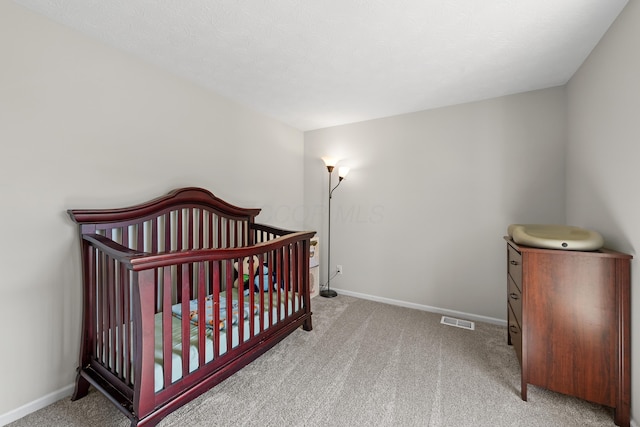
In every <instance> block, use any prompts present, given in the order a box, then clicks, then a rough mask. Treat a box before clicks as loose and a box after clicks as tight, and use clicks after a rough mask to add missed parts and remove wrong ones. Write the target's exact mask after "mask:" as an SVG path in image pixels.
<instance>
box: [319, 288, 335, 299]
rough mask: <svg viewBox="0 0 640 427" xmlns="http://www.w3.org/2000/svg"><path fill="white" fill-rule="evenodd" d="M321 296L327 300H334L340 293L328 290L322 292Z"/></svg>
mask: <svg viewBox="0 0 640 427" xmlns="http://www.w3.org/2000/svg"><path fill="white" fill-rule="evenodd" d="M320 296H321V297H325V298H333V297H337V296H338V293H337V292H336V291H332V290H331V289H327V290H324V291H320Z"/></svg>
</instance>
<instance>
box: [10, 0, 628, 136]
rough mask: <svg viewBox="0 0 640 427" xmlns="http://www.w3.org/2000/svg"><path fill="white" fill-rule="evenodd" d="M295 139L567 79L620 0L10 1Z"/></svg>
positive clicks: (621, 5)
mask: <svg viewBox="0 0 640 427" xmlns="http://www.w3.org/2000/svg"><path fill="white" fill-rule="evenodd" d="M14 1H15V2H16V3H18V4H21V5H24V6H26V7H28V8H30V9H33V10H35V11H37V12H40V13H42V14H44V15H46V16H48V17H50V18H51V19H53V20H56V21H59V22H61V23H63V24H66V25H68V26H70V27H73V28H75V29H78V30H80V31H81V32H84V33H86V34H89V35H91V36H93V37H96V38H98V39H100V40H102V41H103V42H105V43H107V44H109V45H112V46H115V47H117V48H120V49H124V50H126V51H129V52H132V53H133V54H135V55H137V56H140V57H142V58H144V59H145V60H147V61H150V62H153V63H155V64H157V65H159V66H161V67H163V68H166V69H168V70H170V71H172V72H173V73H176V74H178V75H180V76H183V77H186V78H188V79H191V80H193V81H196V82H198V83H199V84H201V85H203V86H205V87H207V88H209V89H211V90H213V91H215V92H217V93H219V94H221V95H223V96H225V97H227V98H229V99H232V100H234V101H236V102H238V103H240V104H243V105H246V106H248V107H250V108H252V109H255V110H257V111H260V112H262V113H265V114H267V115H269V116H272V117H274V118H277V119H279V120H281V121H283V122H285V123H287V124H289V125H291V126H294V127H296V128H298V129H300V130H311V129H318V128H323V127H328V126H334V125H339V124H345V123H351V122H357V121H362V120H368V119H372V118H379V117H386V116H392V115H397V114H403V113H408V112H413V111H420V110H425V109H430V108H436V107H442V106H446V105H453V104H459V103H464V102H470V101H476V100H481V99H487V98H493V97H497V96H502V95H507V94H513V93H519V92H525V91H530V90H535V89H542V88H546V87H553V86H558V85H562V84H564V83H566V82H567V81H568V80H569V78H570V77H571V76H572V75H573V73H574V72H575V71H576V70H577V69H578V68H579V66H580V65H581V64H582V62H583V61H584V60H585V58H586V57H587V56H588V54H589V53H590V52H591V50H592V49H593V48H594V46H595V45H596V44H597V43H598V41H599V40H600V38H601V37H602V36H603V34H604V33H605V32H606V30H607V29H608V28H609V26H610V25H611V23H612V22H613V21H614V19H615V18H616V17H617V16H618V14H619V13H620V12H621V10H622V9H623V8H624V6H625V5H626V3H627V0H401V1H392V0H272V1H269V0H188V1H187V0H14Z"/></svg>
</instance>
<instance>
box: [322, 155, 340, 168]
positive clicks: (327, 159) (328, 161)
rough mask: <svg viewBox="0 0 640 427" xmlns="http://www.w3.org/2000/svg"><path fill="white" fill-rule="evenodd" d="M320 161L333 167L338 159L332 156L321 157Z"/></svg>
mask: <svg viewBox="0 0 640 427" xmlns="http://www.w3.org/2000/svg"><path fill="white" fill-rule="evenodd" d="M322 161H323V162H324V165H325V166H326V167H335V166H336V164H337V163H338V159H334V158H333V157H323V158H322Z"/></svg>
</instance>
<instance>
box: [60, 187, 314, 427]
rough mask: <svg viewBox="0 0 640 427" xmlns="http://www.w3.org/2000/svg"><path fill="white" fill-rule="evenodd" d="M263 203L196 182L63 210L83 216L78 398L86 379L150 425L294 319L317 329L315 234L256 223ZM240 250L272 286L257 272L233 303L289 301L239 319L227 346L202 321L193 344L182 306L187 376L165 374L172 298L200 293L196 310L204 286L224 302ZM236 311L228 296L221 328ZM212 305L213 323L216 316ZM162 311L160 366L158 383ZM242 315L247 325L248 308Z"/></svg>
mask: <svg viewBox="0 0 640 427" xmlns="http://www.w3.org/2000/svg"><path fill="white" fill-rule="evenodd" d="M259 212H260V209H244V208H239V207H237V206H233V205H231V204H229V203H227V202H225V201H223V200H221V199H218V198H217V197H215V196H214V195H213V194H212V193H210V192H209V191H207V190H204V189H201V188H183V189H179V190H175V191H172V192H171V193H169V194H167V195H166V196H163V197H160V198H157V199H154V200H152V201H149V202H146V203H142V204H139V205H136V206H132V207H128V208H118V209H94V210H86V209H84V210H69V212H68V213H69V215H70V216H71V218H72V219H73V220H74V221H75V222H76V223H77V224H78V225H79V233H80V244H81V256H82V271H83V295H84V296H83V324H82V335H81V348H80V358H79V359H80V362H79V368H78V375H77V380H76V389H75V392H74V395H73V397H72V398H73V400H76V399H79V398H82V397H84V396H85V395H86V394H87V392H88V389H89V386H90V385H93V386H94V387H95V388H97V389H98V390H100V391H101V392H102V393H103V394H104V395H105V396H106V397H107V398H108V399H109V400H110V401H111V402H113V403H114V404H115V405H116V406H117V407H118V408H119V409H120V410H121V411H122V412H123V413H124V414H125V415H126V416H127V417H129V418H130V420H131V425H132V426H153V425H156V424H157V423H158V422H159V421H160V420H161V419H162V418H163V417H165V416H166V415H167V414H169V413H170V412H172V411H173V410H175V409H176V408H178V407H180V406H182V405H184V404H185V403H187V402H189V401H190V400H192V399H194V398H195V397H197V396H198V395H200V394H202V393H203V392H205V391H207V390H209V389H210V388H212V387H213V386H215V385H216V384H218V383H219V382H221V381H222V380H224V379H225V378H227V377H229V376H230V375H232V374H233V373H235V372H237V371H238V370H239V369H241V368H242V367H243V366H245V365H246V364H248V363H249V362H251V361H252V360H254V359H256V358H257V357H259V356H260V355H261V354H263V353H264V352H265V351H267V350H268V349H269V348H271V347H273V346H274V345H275V344H277V343H278V342H279V341H280V340H282V339H283V338H285V337H286V336H287V335H288V334H289V333H291V332H293V331H294V330H295V329H297V328H298V327H300V326H302V328H303V329H305V330H311V329H312V323H311V305H310V304H311V303H310V293H309V262H308V260H309V249H310V239H311V237H313V235H314V234H315V233H313V232H293V231H289V230H282V229H279V228H276V227H271V226H267V225H260V224H256V223H255V217H256V216H257V215H258V214H259ZM244 261H248V263H249V269H254V268H257V269H258V271H262V269H263V268H267V269H268V271H270V272H272V273H273V274H274V277H275V280H276V283H278V284H279V286H276V287H275V288H276V289H274V287H273V286H267V288H268V290H264V287H263V285H264V282H263V281H264V278H263V276H262V275H260V277H259V280H260V284H259V292H256V293H254V292H250V293H249V295H247V296H245V295H243V293H242V292H238V298H239V305H240V306H242V305H243V303H244V302H245V301H246V302H248V303H249V304H250V305H251V306H253V305H254V304H255V305H258V306H262V305H264V304H265V303H266V302H267V301H272V300H277V301H283V300H284V301H291V308H289V305H287V304H285V305H284V309H282V308H281V306H280V305H276V306H275V307H274V306H273V305H271V304H267V306H268V307H269V308H268V315H266V316H263V315H260V316H258V319H256V318H254V317H253V316H250V317H249V319H246V320H247V321H248V322H249V327H248V328H247V331H248V332H245V330H244V328H242V327H239V328H238V335H239V338H238V340H239V344H238V345H236V346H235V347H233V346H232V340H231V334H226V336H227V337H226V341H224V344H226V349H227V350H226V352H224V353H223V352H221V340H222V335H221V332H220V330H218V328H214V329H213V330H207V329H206V326H205V324H204V322H200V324H199V325H198V326H197V329H198V333H197V335H198V338H197V340H196V341H197V342H196V343H195V344H194V342H193V340H191V332H190V330H191V327H192V325H191V324H190V319H189V316H183V318H182V320H181V321H180V322H181V330H182V334H181V338H180V339H181V344H180V348H182V354H181V357H182V365H181V366H180V367H179V368H180V369H181V372H182V378H181V379H180V380H178V381H176V382H173V383H172V382H171V380H172V376H171V372H172V369H173V366H172V347H173V345H174V341H173V337H172V326H171V325H172V322H173V320H172V313H171V307H172V305H173V304H177V303H181V304H182V310H183V312H185V313H187V312H188V311H189V301H190V300H192V299H197V300H198V307H199V311H200V312H201V313H202V312H204V306H205V297H207V296H210V297H211V298H213V300H214V304H215V305H218V304H220V298H221V293H222V292H224V291H225V290H227V289H231V288H232V286H233V284H234V280H235V275H236V273H235V271H234V264H236V265H237V266H238V271H237V275H238V276H239V277H240V278H242V277H243V274H244V271H243V268H244V267H243V264H244ZM255 263H258V264H259V265H257V266H256V265H255ZM231 310H232V305H231V304H228V305H227V316H226V318H227V320H226V322H227V323H226V326H225V329H226V330H231V329H232V324H231V319H232V318H233V315H232V312H231ZM214 312H215V313H214V316H215V317H214V324H216V325H217V324H218V323H219V321H220V319H219V317H220V316H219V312H218V310H214ZM158 316H160V323H161V324H162V331H161V338H160V339H161V340H162V348H163V351H162V360H164V362H163V370H164V377H163V386H162V388H161V389H160V390H159V391H158V392H156V391H155V388H156V387H155V378H154V369H155V368H154V365H155V354H154V353H155V348H156V346H155V339H156V338H155V336H156V335H155V334H156V330H155V329H156V321H157V318H158ZM238 317H239V319H238V324H239V325H242V324H243V323H244V320H245V319H244V312H243V310H240V311H239V314H238ZM265 317H266V320H265ZM256 322H257V324H256ZM256 331H257V332H256ZM246 334H248V336H247V335H246ZM205 336H206V337H209V340H207V339H205ZM207 341H209V342H211V341H212V342H213V359H212V360H210V361H209V362H206V363H205V354H206V350H205V346H206V345H207V344H206V343H207ZM194 345H195V346H196V347H197V350H198V357H199V359H198V367H197V368H196V369H195V370H194V371H191V370H190V366H189V362H188V361H189V348H190V346H194ZM212 409H215V408H212Z"/></svg>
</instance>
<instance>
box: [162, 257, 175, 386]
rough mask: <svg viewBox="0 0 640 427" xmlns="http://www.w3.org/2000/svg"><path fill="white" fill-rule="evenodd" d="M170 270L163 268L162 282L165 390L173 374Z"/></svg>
mask: <svg viewBox="0 0 640 427" xmlns="http://www.w3.org/2000/svg"><path fill="white" fill-rule="evenodd" d="M172 287H173V286H172V280H171V268H170V267H164V268H163V280H162V365H163V370H164V372H163V374H164V378H163V382H164V386H165V388H166V387H167V386H169V384H171V380H172V375H171V374H172V373H173V353H172V350H173V321H172V313H171V306H172V302H173V300H172V295H171V293H172V292H171V289H172Z"/></svg>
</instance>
